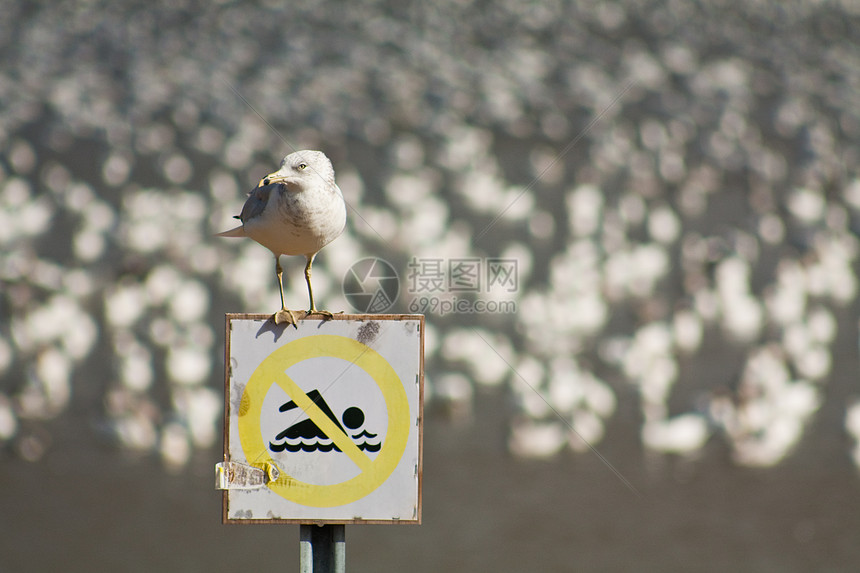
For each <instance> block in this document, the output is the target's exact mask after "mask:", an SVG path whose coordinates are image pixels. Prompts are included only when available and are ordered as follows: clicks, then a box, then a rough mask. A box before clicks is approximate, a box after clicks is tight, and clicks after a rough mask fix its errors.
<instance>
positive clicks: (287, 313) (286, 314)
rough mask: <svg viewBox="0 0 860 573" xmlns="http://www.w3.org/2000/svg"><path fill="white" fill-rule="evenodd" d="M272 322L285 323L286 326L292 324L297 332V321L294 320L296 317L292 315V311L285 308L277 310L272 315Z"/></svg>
mask: <svg viewBox="0 0 860 573" xmlns="http://www.w3.org/2000/svg"><path fill="white" fill-rule="evenodd" d="M272 320H273V321H275V324H284V323H286V324H287V326H289V325H291V324H292V325H293V326H295V327H296V329H297V330H298V328H299V325H298V320H297V319H296V315H295V314H293V311H291V310H289V309H286V308H282V309H281V310H279V311H278V312H276V313H275V314H273V315H272Z"/></svg>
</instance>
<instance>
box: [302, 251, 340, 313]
mask: <svg viewBox="0 0 860 573" xmlns="http://www.w3.org/2000/svg"><path fill="white" fill-rule="evenodd" d="M305 256H306V257H307V259H308V264H306V265H305V281H307V283H308V297H309V298H310V299H311V308H310V310H308V315H311V314H321V315H323V316H324V317H326V318H334V316H333V315H332V313H331V312H329V311H327V310H317V307H316V305H315V304H314V288H313V287H312V286H311V265H313V262H314V257H316V253H314V254H312V255H305Z"/></svg>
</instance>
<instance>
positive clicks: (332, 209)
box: [218, 150, 346, 326]
mask: <svg viewBox="0 0 860 573" xmlns="http://www.w3.org/2000/svg"><path fill="white" fill-rule="evenodd" d="M236 219H239V220H240V221H242V225H240V226H239V227H236V228H235V229H230V230H229V231H224V232H223V233H218V236H221V237H250V238H251V239H254V240H255V241H257V242H258V243H260V244H261V245H263V246H264V247H266V248H268V249H269V250H270V251H272V253H274V255H275V273H276V274H277V276H278V287H279V288H280V291H281V310H279V311H278V312H276V313H275V314H274V316H273V319H274V321H275V324H280V323H282V322H286V323H287V324H292V325H294V326H295V325H296V316H295V315H294V314H293V311H291V310H288V309H287V307H286V305H285V304H284V283H283V277H282V275H283V269H282V268H281V263H280V256H281V255H304V256H305V258H306V259H307V264H306V265H305V280H306V281H307V283H308V297H309V298H310V305H311V306H310V309H309V310H308V312H307V315H311V314H321V315H323V316H327V317H329V318H331V316H332V313H331V312H329V311H327V310H317V308H316V306H315V305H314V291H313V287H311V265H312V264H313V261H314V257H315V256H316V254H317V253H318V252H319V251H320V249H322V248H323V247H324V246H326V245H327V244H329V243H330V242H332V241H333V240H335V239H336V238H337V237H338V236H340V234H341V233H342V232H343V229H344V226H345V225H346V204H345V203H344V200H343V194H342V193H341V191H340V188H339V187H338V186H337V184H336V183H335V181H334V168H333V167H332V165H331V161H330V160H329V158H328V157H326V155H325V154H324V153H323V152H321V151H310V150H303V151H297V152H295V153H291V154H290V155H287V156H286V157H285V158H284V160H283V161H282V162H281V167H280V169H278V170H277V171H275V172H274V173H271V174H270V175H267V176H265V177H264V178H263V179H261V180H260V182H259V183H258V184H257V186H256V187H255V188H254V190H253V191H251V193H250V194H249V196H248V200H247V201H245V206H244V207H242V213H241V214H240V215H238V216H237V217H236Z"/></svg>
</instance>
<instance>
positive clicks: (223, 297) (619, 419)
mask: <svg viewBox="0 0 860 573" xmlns="http://www.w3.org/2000/svg"><path fill="white" fill-rule="evenodd" d="M2 8H3V10H4V14H5V16H4V19H3V20H2V21H0V246H1V247H2V248H0V445H2V450H0V451H2V453H0V456H2V458H3V468H2V470H0V484H2V485H3V486H4V493H3V494H2V495H3V503H4V508H8V509H7V510H5V511H4V516H5V517H3V518H0V539H2V541H0V548H2V551H0V570H4V571H5V570H9V571H41V570H46V569H48V568H51V569H53V568H58V567H62V568H64V569H72V570H78V569H80V570H84V569H86V570H91V569H93V568H111V569H120V570H129V571H138V570H140V571H144V570H152V569H156V568H158V569H163V570H182V571H194V570H203V569H206V570H211V569H212V568H219V569H220V568H227V567H243V568H244V567H248V566H251V567H255V566H262V567H273V566H277V567H283V566H285V565H284V563H285V562H286V564H287V565H286V566H287V567H288V568H289V567H291V566H292V565H293V564H294V563H295V562H296V555H295V553H296V551H297V547H298V544H297V539H296V538H297V536H298V532H297V528H292V527H235V528H234V527H229V528H227V527H222V526H221V525H220V524H219V523H218V516H219V511H220V504H219V496H218V494H217V493H216V492H214V490H212V483H211V482H212V480H211V473H212V464H213V463H214V461H216V460H217V459H219V458H220V453H219V452H218V447H219V444H220V416H221V411H220V403H221V399H222V398H221V397H222V382H221V376H222V367H221V363H222V360H223V356H222V351H221V348H222V344H223V339H222V337H221V329H222V326H221V325H222V324H223V323H222V320H223V314H224V313H225V312H237V311H242V312H269V311H272V310H274V308H275V307H274V305H275V304H277V302H278V297H277V292H276V284H275V281H274V280H273V277H272V276H271V275H272V268H271V267H272V265H271V255H270V254H268V253H267V252H266V250H265V249H263V248H261V247H259V246H258V245H256V244H254V243H252V242H250V241H249V242H232V241H223V240H215V238H214V237H212V235H213V233H214V232H216V231H219V230H223V229H225V228H227V227H228V225H229V224H230V221H231V219H230V217H231V216H232V215H233V214H235V213H236V212H238V209H239V208H240V207H241V204H242V199H243V193H244V192H245V191H246V190H247V189H248V188H249V187H250V185H252V184H253V183H254V182H256V181H257V180H259V178H260V177H261V176H262V175H265V174H266V173H269V172H270V171H271V170H272V169H273V168H274V167H275V166H276V165H277V163H278V161H279V159H280V157H281V156H283V155H285V154H286V153H288V152H290V151H291V150H292V149H293V148H295V149H300V148H320V149H323V150H324V151H325V152H326V153H327V154H328V155H329V156H330V157H332V159H333V163H334V165H335V169H336V171H337V175H338V181H339V183H340V185H341V187H342V188H343V190H344V194H345V196H346V198H347V201H348V202H349V204H350V206H351V209H350V213H349V224H348V229H347V232H346V233H345V234H344V236H342V237H341V238H339V239H338V240H337V242H335V243H334V244H332V245H331V246H330V247H328V248H327V249H325V250H324V251H323V252H322V254H321V255H320V257H319V259H318V262H317V263H316V264H315V267H314V270H315V273H314V282H315V285H314V286H315V292H316V293H317V296H318V298H319V299H320V300H321V301H323V303H324V305H325V306H326V307H328V308H332V309H341V308H343V309H348V308H349V306H348V303H347V301H346V299H345V297H344V296H343V293H342V292H341V286H340V283H341V279H342V277H343V275H344V274H345V273H346V271H347V269H349V267H350V266H351V265H352V264H353V263H354V262H356V261H358V260H359V259H361V258H364V257H367V256H378V257H383V258H384V259H386V260H387V261H390V262H391V263H392V264H393V265H394V266H395V267H396V268H397V269H398V271H399V272H400V276H401V280H402V285H401V286H402V291H401V297H400V299H399V301H398V303H397V306H396V307H395V308H394V309H393V310H395V311H398V312H399V311H403V312H405V311H408V310H409V304H410V303H412V302H415V301H416V300H420V297H421V296H424V297H425V298H428V296H429V295H433V296H435V297H436V298H437V299H439V300H440V301H443V302H444V301H446V300H447V301H450V299H451V298H452V296H454V295H455V294H456V293H453V292H452V291H450V290H444V289H443V290H442V291H440V292H435V293H426V292H416V291H415V290H414V289H413V290H412V291H410V290H409V288H408V287H409V280H408V278H407V277H408V271H409V269H410V266H409V265H410V262H414V261H416V260H417V261H428V260H441V261H444V262H445V263H448V262H450V261H461V260H466V259H469V260H472V259H474V260H480V261H482V262H483V263H485V264H487V261H488V260H489V259H490V258H495V259H503V260H506V261H516V269H517V279H518V281H517V285H516V288H515V289H511V290H510V291H509V290H507V289H495V290H490V289H489V288H487V289H485V290H484V291H482V292H480V293H478V294H477V295H474V297H477V300H480V301H482V302H488V301H489V302H495V303H499V302H513V303H515V304H516V309H517V312H516V313H491V312H483V313H470V314H463V313H460V314H454V313H450V314H445V315H443V314H441V313H440V312H438V311H430V312H428V313H427V314H428V316H427V324H428V329H429V331H428V348H427V384H428V393H429V395H430V398H431V399H430V400H429V401H428V414H429V415H428V419H427V433H426V436H425V445H426V449H427V451H426V459H425V488H426V489H425V500H424V502H425V503H424V507H425V524H424V525H423V526H421V527H417V528H405V527H404V528H398V527H392V528H387V527H362V528H359V527H354V528H350V531H349V532H348V539H349V545H348V547H349V555H350V557H349V561H350V568H351V569H352V570H388V569H394V568H403V567H411V568H412V569H415V570H418V571H438V570H439V569H441V568H447V569H450V570H476V569H477V570H484V569H497V570H511V571H515V570H523V569H529V570H535V569H537V570H558V571H566V570H594V571H597V570H629V569H637V570H655V571H666V570H684V571H722V570H725V569H727V568H732V569H735V570H749V571H771V570H772V571H809V570H816V571H828V570H831V571H851V570H853V569H854V568H856V565H857V563H858V560H860V555H858V550H857V547H858V538H860V522H858V518H857V517H856V516H857V515H860V514H858V512H857V504H858V495H857V485H858V484H857V476H856V466H858V465H860V446H858V441H860V421H858V420H860V407H858V406H857V404H858V397H860V391H858V388H857V386H856V382H855V381H856V376H857V372H858V363H857V362H858V361H857V346H858V342H857V341H858V335H857V334H858V333H857V314H858V313H857V310H858V309H857V303H856V292H857V270H858V266H857V254H858V242H857V230H858V222H860V220H858V216H860V169H858V164H860V148H858V145H857V140H858V136H860V103H858V99H857V97H856V94H857V91H858V90H857V88H858V85H860V47H858V45H857V41H856V38H854V34H853V33H852V31H853V30H854V29H856V28H857V24H858V14H860V4H858V3H857V2H854V1H850V0H843V1H841V2H831V3H817V2H799V1H794V2H781V3H774V2H751V3H748V4H746V5H742V6H736V5H727V4H725V3H723V2H717V1H713V2H703V3H696V4H689V3H682V2H648V1H634V0H630V1H624V2H619V3H610V2H593V1H587V0H580V1H576V2H558V3H553V2H542V3H540V4H532V3H520V2H514V1H510V2H500V3H496V4H494V5H492V6H489V5H484V4H483V3H471V2H455V1H451V2H437V3H433V4H432V5H424V4H406V5H402V4H398V3H390V2H357V3H350V4H348V5H346V6H340V5H339V6H334V5H333V4H328V3H318V2H317V3H314V2H299V3H293V4H291V5H290V7H289V8H288V9H283V8H281V7H280V6H278V5H277V3H265V2H264V3H262V4H261V5H258V6H250V5H245V4H243V3H232V2H218V3H214V4H212V5H207V6H206V7H198V6H196V5H194V4H193V3H175V2H174V3H142V2H138V3H135V2H132V3H123V4H122V5H116V4H111V3H100V2H60V3H51V4H47V3H45V4H40V3H32V2H11V1H7V2H4V3H3V5H2ZM284 263H285V269H286V274H287V275H288V276H289V279H288V283H289V286H288V288H287V292H286V296H287V300H288V304H289V305H291V306H299V305H300V304H303V301H304V296H305V293H304V291H303V289H304V286H303V283H302V281H301V280H300V278H301V277H300V269H301V266H302V264H303V262H302V261H299V260H298V259H297V260H287V259H284ZM412 268H413V269H414V267H412ZM449 270H450V267H449ZM425 278H426V277H425ZM485 286H487V285H485ZM460 296H462V297H463V298H464V299H465V300H467V301H469V302H474V300H475V298H474V297H472V296H467V295H460ZM586 442H587V443H586ZM589 444H590V445H591V446H594V447H595V448H596V449H597V450H598V451H599V452H600V453H601V454H602V455H603V456H604V458H605V460H607V461H608V462H610V463H611V464H612V465H613V466H614V467H615V468H616V470H617V471H618V472H619V473H620V474H621V475H622V476H624V478H625V479H626V480H627V481H629V482H630V483H631V484H632V486H633V487H634V488H635V489H636V490H638V491H639V492H640V493H641V497H639V496H637V495H636V494H635V493H634V492H633V491H631V490H630V489H628V488H627V487H626V486H625V484H624V483H622V480H620V479H618V478H617V477H616V475H614V474H613V472H612V470H611V468H609V467H608V466H607V464H605V463H604V462H603V461H602V460H601V459H600V458H599V457H597V456H596V455H595V454H594V452H593V451H591V450H590V449H589V447H588V445H589ZM753 468H755V469H753ZM12 516H16V517H14V518H13V517H12ZM353 530H354V531H353ZM271 549H274V551H270V550H271Z"/></svg>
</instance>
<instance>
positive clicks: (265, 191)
mask: <svg viewBox="0 0 860 573" xmlns="http://www.w3.org/2000/svg"><path fill="white" fill-rule="evenodd" d="M272 187H273V186H272V185H265V186H260V187H257V188H256V189H254V190H253V191H251V193H250V194H249V195H248V199H247V200H246V201H245V205H244V206H243V207H242V213H241V214H240V215H239V216H237V217H236V218H237V219H239V220H240V221H242V225H240V226H238V227H236V228H235V229H230V230H229V231H224V232H221V233H218V234H217V236H218V237H244V236H245V228H244V223H245V221H249V220H251V219H253V218H254V217H259V216H260V215H261V214H262V213H263V211H264V210H265V209H266V204H267V203H268V202H269V193H270V192H271V191H272Z"/></svg>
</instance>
